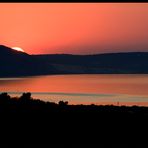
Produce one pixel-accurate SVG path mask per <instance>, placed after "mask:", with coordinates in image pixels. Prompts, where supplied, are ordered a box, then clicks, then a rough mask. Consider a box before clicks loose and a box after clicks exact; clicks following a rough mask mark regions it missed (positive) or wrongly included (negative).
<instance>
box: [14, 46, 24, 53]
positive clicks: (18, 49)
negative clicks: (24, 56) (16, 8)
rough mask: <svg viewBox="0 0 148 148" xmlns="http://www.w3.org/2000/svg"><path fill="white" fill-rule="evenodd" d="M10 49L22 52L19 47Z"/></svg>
mask: <svg viewBox="0 0 148 148" xmlns="http://www.w3.org/2000/svg"><path fill="white" fill-rule="evenodd" d="M12 49H14V50H17V51H21V52H24V50H23V49H22V48H20V47H12Z"/></svg>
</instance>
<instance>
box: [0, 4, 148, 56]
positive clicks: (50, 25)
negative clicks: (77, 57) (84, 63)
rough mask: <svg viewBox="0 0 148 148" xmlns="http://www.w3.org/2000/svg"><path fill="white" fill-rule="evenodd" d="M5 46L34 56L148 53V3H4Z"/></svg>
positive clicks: (0, 11) (0, 13)
mask: <svg viewBox="0 0 148 148" xmlns="http://www.w3.org/2000/svg"><path fill="white" fill-rule="evenodd" d="M0 20H1V21H0V44H3V45H6V46H9V47H14V46H15V47H21V48H23V49H24V50H25V52H28V53H30V54H39V53H73V54H93V53H102V52H121V51H148V3H0Z"/></svg>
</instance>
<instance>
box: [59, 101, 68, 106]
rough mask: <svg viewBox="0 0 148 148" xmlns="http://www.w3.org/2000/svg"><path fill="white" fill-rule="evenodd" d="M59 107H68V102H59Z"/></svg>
mask: <svg viewBox="0 0 148 148" xmlns="http://www.w3.org/2000/svg"><path fill="white" fill-rule="evenodd" d="M59 105H60V106H65V105H68V101H65V102H64V101H59Z"/></svg>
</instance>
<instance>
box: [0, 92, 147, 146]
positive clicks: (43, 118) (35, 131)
mask: <svg viewBox="0 0 148 148" xmlns="http://www.w3.org/2000/svg"><path fill="white" fill-rule="evenodd" d="M0 135H1V137H0V143H1V144H2V143H11V144H13V143H19V142H21V143H25V144H27V143H32V144H68V143H70V144H79V143H81V144H120V146H122V145H124V144H127V143H131V144H134V145H135V144H144V143H145V144H146V143H147V135H148V108H147V107H138V106H132V107H127V106H96V105H68V102H63V101H60V102H59V103H58V104H56V103H52V102H43V101H40V100H33V99H32V98H31V94H30V93H24V94H23V95H22V96H21V97H20V98H11V97H10V96H9V95H8V94H7V93H3V94H0Z"/></svg>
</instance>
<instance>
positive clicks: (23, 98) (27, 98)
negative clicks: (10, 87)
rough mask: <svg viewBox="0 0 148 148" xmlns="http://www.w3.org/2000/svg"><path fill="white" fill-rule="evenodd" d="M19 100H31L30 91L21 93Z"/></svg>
mask: <svg viewBox="0 0 148 148" xmlns="http://www.w3.org/2000/svg"><path fill="white" fill-rule="evenodd" d="M20 100H21V101H29V100H31V93H30V92H28V93H23V94H22V96H21V97H20Z"/></svg>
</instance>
